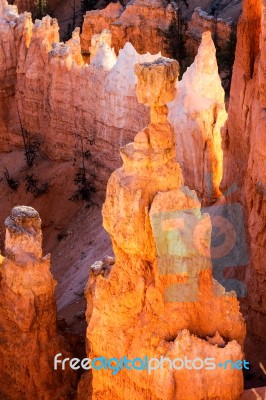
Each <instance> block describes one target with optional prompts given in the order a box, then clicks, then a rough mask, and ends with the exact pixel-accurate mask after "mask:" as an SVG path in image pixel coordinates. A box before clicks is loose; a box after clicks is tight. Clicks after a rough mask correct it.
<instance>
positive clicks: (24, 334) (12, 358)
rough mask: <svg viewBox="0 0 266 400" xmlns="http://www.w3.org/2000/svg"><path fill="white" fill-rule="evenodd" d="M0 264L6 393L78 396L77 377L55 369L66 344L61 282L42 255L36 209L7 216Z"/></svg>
mask: <svg viewBox="0 0 266 400" xmlns="http://www.w3.org/2000/svg"><path fill="white" fill-rule="evenodd" d="M5 224H6V241H5V253H6V257H5V258H3V257H1V265H0V294H1V295H0V363H1V371H0V397H1V398H4V399H7V400H8V399H10V400H11V399H12V400H21V399H24V400H32V399H33V398H34V399H43V400H51V399H55V400H59V399H62V398H68V396H71V395H73V392H74V385H75V375H74V373H73V371H71V370H70V369H69V368H67V369H66V370H65V371H55V370H54V369H53V359H54V356H55V354H57V353H63V354H64V356H65V357H66V356H69V354H68V353H67V352H66V351H65V348H66V344H65V341H64V339H63V337H61V336H59V334H58V332H57V328H56V306H55V298H54V289H55V284H56V283H55V281H54V279H53V277H52V275H51V272H50V256H49V255H47V256H45V257H43V256H42V232H41V220H40V217H39V214H38V213H37V211H35V210H34V209H33V208H31V207H25V206H21V207H15V208H13V210H12V212H11V215H10V217H8V218H7V219H6V223H5Z"/></svg>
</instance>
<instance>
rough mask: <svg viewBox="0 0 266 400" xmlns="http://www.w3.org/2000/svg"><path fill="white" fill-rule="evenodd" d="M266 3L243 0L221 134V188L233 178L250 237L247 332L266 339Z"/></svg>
mask: <svg viewBox="0 0 266 400" xmlns="http://www.w3.org/2000/svg"><path fill="white" fill-rule="evenodd" d="M265 43H266V4H265V1H262V0H253V1H248V0H246V1H244V5H243V15H242V16H241V19H240V22H239V26H238V41H237V50H236V59H235V65H234V72H233V79H232V87H231V95H230V105H229V120H228V129H227V131H226V134H225V137H224V152H225V168H224V180H223V185H224V187H229V186H230V185H231V184H233V183H237V185H238V187H239V190H238V192H237V193H236V194H235V199H236V200H238V201H240V202H242V204H243V205H244V207H245V211H246V213H245V216H246V225H247V234H248V238H249V241H250V264H249V266H248V268H247V270H246V281H247V284H248V294H247V298H246V305H247V307H248V316H249V318H248V321H249V328H250V331H251V332H252V333H253V334H255V335H257V336H258V337H260V338H262V339H264V340H265V337H266V336H265V326H266V302H265V298H266V296H265V294H266V292H265V279H266V268H265V257H266V253H265V215H266V204H265V199H266V151H265V140H266V109H265V107H266V101H265V99H266V84H265V83H266V72H265V71H266V58H265Z"/></svg>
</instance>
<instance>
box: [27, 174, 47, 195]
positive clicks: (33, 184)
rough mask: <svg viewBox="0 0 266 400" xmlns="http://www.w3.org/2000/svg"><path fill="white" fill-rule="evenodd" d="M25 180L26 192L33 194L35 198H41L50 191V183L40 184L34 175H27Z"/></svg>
mask: <svg viewBox="0 0 266 400" xmlns="http://www.w3.org/2000/svg"><path fill="white" fill-rule="evenodd" d="M23 180H24V182H25V184H26V192H27V193H32V194H33V196H34V197H39V196H41V195H42V194H44V193H47V191H48V183H43V184H40V183H39V180H38V179H37V178H35V177H34V175H33V174H27V175H26V176H25V178H24V179H23Z"/></svg>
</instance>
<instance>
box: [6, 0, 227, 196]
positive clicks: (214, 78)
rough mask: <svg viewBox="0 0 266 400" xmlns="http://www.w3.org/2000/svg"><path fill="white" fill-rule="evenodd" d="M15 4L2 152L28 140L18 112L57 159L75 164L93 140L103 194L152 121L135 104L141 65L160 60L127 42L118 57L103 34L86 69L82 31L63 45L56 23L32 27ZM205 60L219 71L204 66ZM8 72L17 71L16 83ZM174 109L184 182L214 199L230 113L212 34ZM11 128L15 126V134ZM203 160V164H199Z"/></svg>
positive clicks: (8, 40) (8, 20)
mask: <svg viewBox="0 0 266 400" xmlns="http://www.w3.org/2000/svg"><path fill="white" fill-rule="evenodd" d="M134 4H135V3H134ZM10 7H11V6H9V9H11V10H12V18H13V19H12V20H11V17H10V12H9V14H7V13H6V12H3V13H2V19H1V21H2V22H1V24H2V25H1V27H2V28H1V31H0V38H1V40H2V42H3V46H2V48H3V52H4V54H6V57H5V58H4V59H3V65H2V71H3V79H2V85H3V87H4V91H3V93H4V95H3V100H2V107H1V112H2V113H3V120H2V121H3V122H2V135H1V139H2V150H8V149H10V148H12V146H14V145H17V144H18V143H22V138H21V128H20V125H19V118H18V111H19V117H20V121H21V124H22V126H23V128H24V129H25V130H26V132H28V134H29V136H30V137H35V139H37V140H38V141H39V142H40V143H42V150H43V151H44V152H45V153H46V154H47V155H48V156H49V157H51V158H52V159H55V160H70V159H73V152H74V148H75V146H77V144H78V143H77V135H81V136H83V137H84V138H85V142H86V140H87V139H89V140H90V142H93V143H94V144H93V145H92V146H91V145H90V144H88V143H86V146H87V147H86V150H87V149H88V150H90V151H91V154H92V168H91V171H90V172H91V174H92V176H95V175H97V178H96V179H95V178H94V179H95V185H96V187H97V188H98V189H99V190H100V191H101V194H102V195H103V194H104V191H105V185H106V182H107V179H108V177H109V175H110V173H111V172H112V171H113V170H114V169H115V168H117V167H118V166H119V165H120V157H119V152H118V149H119V147H120V146H121V145H125V144H126V143H128V142H130V141H131V140H132V139H133V137H134V135H135V134H136V133H137V132H138V131H139V130H140V129H142V128H143V127H144V126H145V125H146V124H147V123H148V113H147V110H146V109H145V107H144V106H143V105H141V104H139V103H138V102H137V99H136V93H135V84H136V78H135V76H134V65H135V64H136V63H137V62H144V61H152V60H154V59H156V58H158V56H159V55H150V54H149V53H148V54H146V55H145V54H143V55H139V54H138V53H137V52H136V50H135V49H134V48H133V46H132V45H131V44H129V43H127V44H126V45H125V46H124V49H122V50H120V52H119V55H118V57H116V55H115V54H114V51H113V50H112V49H111V47H110V41H111V36H110V32H108V31H106V30H104V31H103V33H101V34H97V35H95V36H93V38H92V46H91V51H92V53H93V57H94V58H93V59H92V61H91V64H90V65H87V64H85V63H84V61H83V58H82V56H81V45H80V36H79V29H78V28H77V29H76V30H75V31H74V32H73V37H72V39H71V40H69V41H68V42H67V43H65V44H64V43H59V35H58V29H59V27H58V24H57V22H56V20H53V19H51V18H50V17H45V18H43V20H42V21H36V22H35V24H34V25H33V24H32V22H31V18H30V15H29V14H26V13H25V14H22V15H20V16H19V15H18V14H17V13H16V10H15V9H13V8H12V7H11V8H10ZM155 9H156V10H157V8H156V7H155ZM6 31H8V32H9V34H8V35H6ZM9 50H10V54H11V58H10V56H8V54H9V53H8V52H9ZM10 63H11V65H10ZM206 63H207V64H209V65H212V67H211V68H209V69H208V67H205V66H204V65H205V64H206ZM11 66H12V68H11ZM204 68H205V69H204ZM5 71H9V72H8V73H9V74H11V73H12V80H11V79H9V77H8V75H7V73H6V72H5ZM189 71H190V72H189ZM191 74H194V77H193V82H194V84H192V85H191V84H190V81H191ZM210 83H211V84H210ZM204 84H205V85H206V84H207V85H208V89H209V91H208V93H207V91H206V90H205V91H204V90H203V86H204ZM9 85H12V90H9ZM177 85H179V84H178V83H177ZM193 99H194V100H193ZM170 108H171V112H170V119H171V122H172V123H173V125H174V128H175V131H176V136H177V143H178V145H179V146H181V148H180V150H179V152H178V154H179V158H178V161H179V162H180V163H181V166H182V169H183V173H184V179H185V182H186V183H187V184H188V185H190V187H191V188H192V189H196V190H197V193H198V194H199V196H200V197H201V198H204V199H206V198H207V197H209V198H210V197H211V195H213V196H214V197H215V196H216V195H217V193H218V190H217V188H218V186H219V182H218V181H219V179H220V172H219V171H220V169H221V151H220V149H219V146H220V144H219V141H220V128H221V127H222V125H223V122H224V120H225V118H226V113H225V111H224V102H223V90H222V88H221V83H220V78H219V76H218V74H217V65H216V59H215V49H214V46H213V43H212V41H211V39H210V36H209V35H208V34H206V35H205V36H204V37H203V42H202V46H201V48H200V54H199V57H198V58H197V59H196V61H195V63H194V64H193V66H192V67H191V69H190V70H188V71H187V73H186V75H185V76H184V79H183V80H182V81H181V83H180V90H178V91H177V95H176V97H175V100H174V102H173V104H172V105H171V107H170ZM6 111H7V112H6ZM178 118H181V119H182V120H183V122H184V124H185V125H186V126H187V128H188V131H189V133H188V134H187V136H189V139H188V140H184V131H183V130H180V128H179V126H180V125H178V121H177V119H178ZM5 121H6V122H5ZM9 125H11V127H12V129H11V128H10V129H8V127H9ZM187 144H189V152H192V153H193V154H194V156H193V158H194V160H195V161H194V162H193V166H192V168H191V159H188V156H187V155H186V154H189V152H188V146H187ZM202 155H203V156H204V160H203V162H201V161H199V160H201V159H202ZM198 162H200V164H201V165H200V168H198V165H197V163H198ZM206 173H207V174H209V176H211V177H212V178H211V180H212V183H211V185H212V186H213V187H214V190H213V192H212V190H211V194H210V193H209V192H210V190H209V189H208V188H206V185H205V184H204V179H205V174H206ZM193 174H194V175H195V177H193V176H192V175H193ZM217 174H218V175H217Z"/></svg>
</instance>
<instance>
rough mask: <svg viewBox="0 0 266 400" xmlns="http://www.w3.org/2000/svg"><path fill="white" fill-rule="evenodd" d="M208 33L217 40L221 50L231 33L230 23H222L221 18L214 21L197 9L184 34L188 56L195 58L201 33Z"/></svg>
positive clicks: (211, 17) (210, 16) (212, 17)
mask: <svg viewBox="0 0 266 400" xmlns="http://www.w3.org/2000/svg"><path fill="white" fill-rule="evenodd" d="M206 31H210V32H211V33H212V35H213V36H216V38H217V44H218V45H219V46H220V47H221V48H223V47H225V45H226V44H227V42H228V40H229V38H230V33H231V32H232V21H229V22H228V21H224V20H223V19H221V18H218V19H217V21H216V20H215V18H214V16H212V15H208V14H207V13H206V12H204V11H202V9H201V8H200V7H197V8H196V9H195V11H194V12H193V14H192V17H191V20H190V21H189V23H188V31H187V34H186V39H187V40H186V48H187V51H188V53H189V55H190V56H193V55H194V56H195V55H196V54H197V51H198V47H199V44H200V41H201V36H202V33H203V32H206Z"/></svg>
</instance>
